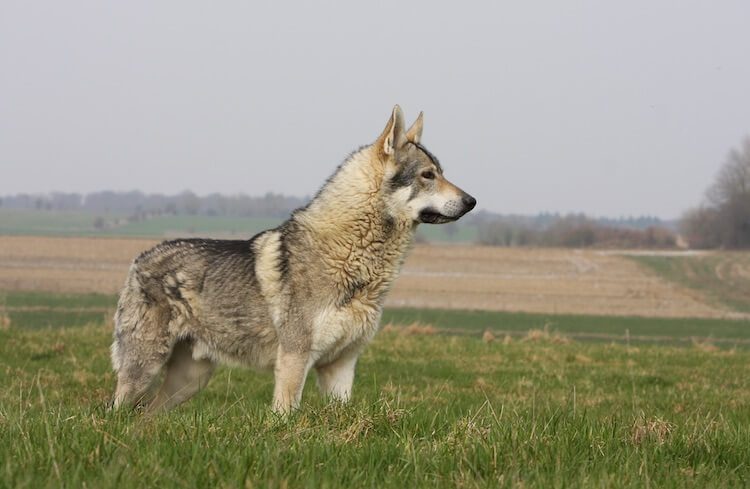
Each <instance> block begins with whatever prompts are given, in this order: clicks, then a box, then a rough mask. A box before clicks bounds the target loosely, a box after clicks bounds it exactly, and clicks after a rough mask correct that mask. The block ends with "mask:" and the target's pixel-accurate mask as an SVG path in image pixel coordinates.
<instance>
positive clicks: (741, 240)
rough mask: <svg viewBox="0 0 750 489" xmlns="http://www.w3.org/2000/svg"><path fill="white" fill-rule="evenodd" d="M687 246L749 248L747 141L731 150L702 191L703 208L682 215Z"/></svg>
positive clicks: (749, 142)
mask: <svg viewBox="0 0 750 489" xmlns="http://www.w3.org/2000/svg"><path fill="white" fill-rule="evenodd" d="M681 228H682V230H683V232H684V233H685V236H686V237H687V239H688V241H689V242H690V243H691V246H695V247H701V248H708V247H717V246H721V247H725V248H747V247H750V137H748V138H745V140H744V141H743V142H742V144H741V145H740V148H739V149H733V150H732V151H731V152H730V153H729V156H728V157H727V161H726V162H725V163H724V165H723V166H722V167H721V169H720V170H719V172H718V174H717V175H716V179H715V180H714V183H713V184H712V185H711V186H710V187H709V188H708V190H707V191H706V204H705V205H704V206H701V207H699V208H697V209H692V210H690V211H688V212H687V213H685V215H684V216H683V218H682V222H681Z"/></svg>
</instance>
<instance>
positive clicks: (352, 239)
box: [293, 146, 414, 297]
mask: <svg viewBox="0 0 750 489" xmlns="http://www.w3.org/2000/svg"><path fill="white" fill-rule="evenodd" d="M377 158H378V156H377V152H376V150H375V148H374V147H372V146H369V147H366V148H363V149H361V150H360V151H357V152H356V153H354V154H353V155H352V156H351V157H350V158H349V159H347V161H345V162H344V163H343V164H342V165H341V166H340V167H339V169H338V170H337V171H336V173H335V174H334V175H333V176H332V177H331V178H330V179H329V180H328V182H327V183H326V184H325V185H324V186H323V188H322V189H321V190H320V192H318V194H317V195H316V197H315V198H314V199H313V200H312V201H311V202H310V204H309V205H308V206H307V207H306V208H305V209H303V210H301V211H299V212H298V213H296V214H295V216H294V218H293V219H294V220H295V221H296V222H297V223H299V224H300V225H301V226H302V228H303V229H305V232H306V234H308V235H309V236H310V238H311V239H310V242H311V243H312V245H313V246H314V247H315V248H317V249H318V252H319V253H320V254H321V255H322V256H324V257H325V259H326V261H328V262H329V264H331V265H332V266H333V267H334V268H336V269H337V270H338V272H337V273H338V274H339V275H338V276H337V278H336V281H337V283H339V284H341V285H342V287H343V289H346V290H348V289H349V287H350V286H351V284H366V283H371V282H372V281H373V280H375V281H377V282H378V285H377V288H378V291H377V293H376V294H375V295H377V296H379V297H382V295H383V293H384V292H385V291H386V290H387V289H388V288H389V287H390V284H391V282H392V281H393V279H395V277H396V275H397V274H398V271H399V269H400V266H401V263H402V262H403V259H404V257H405V255H406V252H407V251H408V249H409V247H410V245H411V242H412V239H413V236H414V224H413V222H412V220H411V219H409V220H405V219H404V220H401V221H399V220H397V219H394V218H393V217H391V216H390V215H389V213H388V208H387V202H386V195H385V192H386V189H385V185H384V179H385V165H384V164H383V163H382V161H380V160H379V159H377Z"/></svg>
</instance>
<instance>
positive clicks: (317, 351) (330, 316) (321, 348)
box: [312, 299, 381, 364]
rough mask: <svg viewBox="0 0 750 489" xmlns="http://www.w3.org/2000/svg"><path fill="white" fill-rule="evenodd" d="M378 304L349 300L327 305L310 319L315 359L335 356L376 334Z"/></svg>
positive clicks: (319, 360) (333, 357)
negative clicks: (338, 304)
mask: <svg viewBox="0 0 750 489" xmlns="http://www.w3.org/2000/svg"><path fill="white" fill-rule="evenodd" d="M380 313H381V308H380V307H378V306H377V305H370V304H365V303H362V302H360V301H359V300H356V299H355V300H352V302H351V303H350V304H348V305H346V306H344V307H336V306H329V307H327V308H325V309H323V310H322V311H321V312H320V313H319V314H318V316H317V317H316V318H315V321H314V322H313V341H312V351H313V355H314V356H315V358H316V363H319V364H322V363H327V362H330V361H333V360H335V359H336V358H338V356H339V355H340V354H341V353H342V352H343V351H344V350H347V349H351V348H361V347H363V346H364V345H366V344H367V343H368V342H369V341H370V340H371V339H372V337H373V336H374V335H375V333H376V332H377V329H378V323H379V322H380Z"/></svg>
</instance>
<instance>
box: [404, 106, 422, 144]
mask: <svg viewBox="0 0 750 489" xmlns="http://www.w3.org/2000/svg"><path fill="white" fill-rule="evenodd" d="M423 123H424V112H420V113H419V117H417V120H416V121H414V124H412V125H411V127H410V128H409V130H408V131H406V139H408V140H409V141H411V142H412V143H417V144H419V142H420V141H421V140H422V124H423Z"/></svg>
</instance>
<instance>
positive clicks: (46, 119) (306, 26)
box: [0, 0, 750, 218]
mask: <svg viewBox="0 0 750 489" xmlns="http://www.w3.org/2000/svg"><path fill="white" fill-rule="evenodd" d="M749 26H750V2H748V1H746V0H738V1H716V2H708V1H685V0H668V1H667V0H664V1H654V0H636V1H628V2H601V1H590V2H581V1H565V2H560V1H547V2H486V3H473V2H406V1H399V2H382V1H371V2H368V3H367V4H363V3H361V2H351V1H349V2H344V1H342V2H306V3H305V4H299V5H290V4H288V3H287V2H255V1H253V2H250V1H242V2H224V1H222V2H207V1H201V2H187V1H179V2H153V1H149V2H141V1H130V0H129V1H127V2H114V1H112V2H106V1H101V0H96V1H91V2H81V1H77V0H66V1H64V2H60V1H49V2H30V1H26V0H23V1H12V0H2V1H1V2H0V194H12V193H18V192H48V191H52V190H59V191H76V192H90V191H96V190H104V189H113V190H131V189H138V190H143V191H146V192H164V193H176V192H179V191H182V190H184V189H191V190H193V191H195V192H197V193H199V194H206V193H210V192H222V193H239V192H244V193H248V194H262V193H265V192H267V191H273V192H282V193H286V194H294V195H300V196H301V195H310V194H313V193H314V192H315V191H316V190H317V188H318V186H319V185H320V184H321V183H322V182H323V180H324V179H325V178H326V177H327V176H328V175H329V174H330V173H331V172H332V171H333V170H334V168H335V167H336V166H337V165H338V163H340V162H341V160H342V159H343V158H344V157H345V156H346V155H347V154H348V153H349V152H350V151H351V150H352V149H354V148H356V147H358V146H359V145H361V144H365V143H369V142H372V141H373V140H374V139H375V138H376V137H377V135H378V134H379V133H380V131H381V130H382V128H383V126H384V125H385V123H386V121H387V119H388V116H389V115H390V111H391V108H392V107H393V105H394V104H395V103H398V104H400V105H401V106H402V108H403V109H404V111H405V114H406V117H407V119H408V120H409V121H408V122H411V119H413V118H414V117H416V115H417V114H418V113H419V111H420V110H424V112H425V128H424V135H423V142H424V143H425V145H426V146H427V147H428V148H430V150H431V151H432V152H434V153H435V154H436V155H437V156H438V157H439V158H440V160H441V162H442V163H443V166H444V167H445V169H446V175H447V176H448V178H449V179H451V180H452V181H454V182H455V183H457V184H458V185H459V186H461V187H463V188H464V189H465V190H466V191H468V192H469V193H471V194H473V195H474V196H475V197H476V198H477V199H478V201H479V204H478V205H479V207H480V208H484V209H488V210H492V211H498V212H508V213H509V212H513V213H536V212H539V211H560V212H569V211H576V212H577V211H583V212H586V213H589V214H592V215H596V216H612V217H615V216H622V215H641V214H650V215H657V216H660V217H665V218H671V217H676V216H679V214H680V213H681V212H682V211H683V210H685V209H686V208H687V207H689V206H692V205H695V204H697V203H698V202H699V201H700V200H701V198H702V196H703V192H704V189H705V188H706V186H707V185H708V184H709V182H710V181H711V180H712V178H713V176H714V175H715V173H716V171H717V170H718V168H719V166H720V165H721V163H722V162H723V161H724V160H725V157H726V155H727V153H728V151H729V150H730V149H731V148H732V147H735V146H737V145H738V144H739V142H740V141H741V139H742V138H743V137H744V136H745V135H748V134H750V28H749Z"/></svg>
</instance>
